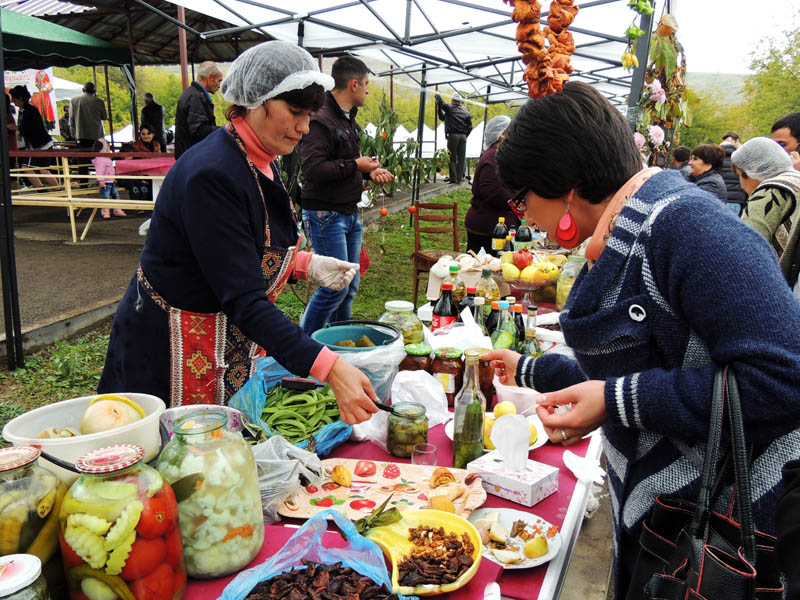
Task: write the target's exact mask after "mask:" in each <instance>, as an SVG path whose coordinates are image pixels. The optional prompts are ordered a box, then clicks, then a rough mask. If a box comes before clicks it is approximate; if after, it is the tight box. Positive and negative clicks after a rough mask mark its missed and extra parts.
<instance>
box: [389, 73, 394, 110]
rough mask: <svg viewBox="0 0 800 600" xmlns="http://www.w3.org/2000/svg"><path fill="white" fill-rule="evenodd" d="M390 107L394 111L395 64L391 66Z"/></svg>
mask: <svg viewBox="0 0 800 600" xmlns="http://www.w3.org/2000/svg"><path fill="white" fill-rule="evenodd" d="M389 108H391V109H392V112H394V66H391V67H389Z"/></svg>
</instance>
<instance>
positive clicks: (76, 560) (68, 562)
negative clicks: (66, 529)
mask: <svg viewBox="0 0 800 600" xmlns="http://www.w3.org/2000/svg"><path fill="white" fill-rule="evenodd" d="M58 541H59V542H61V560H62V561H63V562H64V567H65V568H66V569H67V570H69V569H71V568H72V567H77V566H78V565H80V564H82V563H83V559H82V558H81V557H80V556H78V554H77V553H76V552H75V551H74V550H73V549H72V548H71V547H70V545H69V544H68V543H67V542H66V541H64V534H63V533H61V532H60V531H59V532H58Z"/></svg>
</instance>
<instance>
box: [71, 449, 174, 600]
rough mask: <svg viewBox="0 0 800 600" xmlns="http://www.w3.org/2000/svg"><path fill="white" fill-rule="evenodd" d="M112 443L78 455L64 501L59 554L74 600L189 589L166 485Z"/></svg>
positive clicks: (139, 454) (137, 456) (137, 455)
mask: <svg viewBox="0 0 800 600" xmlns="http://www.w3.org/2000/svg"><path fill="white" fill-rule="evenodd" d="M143 458H144V450H142V448H141V447H139V446H134V445H132V444H117V445H115V446H107V447H105V448H100V449H98V450H93V451H91V452H88V453H87V454H84V455H83V456H81V457H80V458H79V459H78V460H77V462H76V463H75V466H76V467H77V469H78V470H79V471H80V472H81V476H80V477H79V478H78V480H77V481H76V482H75V483H74V484H72V487H71V488H70V490H69V491H68V492H67V495H66V496H64V502H63V503H62V504H61V515H60V519H59V521H60V523H59V525H60V530H61V537H60V541H61V555H62V559H63V562H64V570H65V571H66V574H67V582H68V585H69V594H70V598H72V600H83V599H85V598H112V597H114V596H116V597H117V598H122V599H123V600H131V599H133V598H136V599H137V600H139V599H142V598H164V599H165V600H170V599H172V600H179V599H180V598H181V597H182V596H183V592H184V590H185V588H186V570H185V568H184V562H183V548H182V545H181V531H180V529H179V527H178V506H177V503H176V501H175V494H174V493H173V491H172V488H171V487H170V485H169V483H166V482H165V481H164V478H163V477H162V476H161V475H160V474H159V472H158V471H156V470H155V469H153V468H152V467H149V466H148V465H146V464H145V463H144V462H143V461H142V459H143Z"/></svg>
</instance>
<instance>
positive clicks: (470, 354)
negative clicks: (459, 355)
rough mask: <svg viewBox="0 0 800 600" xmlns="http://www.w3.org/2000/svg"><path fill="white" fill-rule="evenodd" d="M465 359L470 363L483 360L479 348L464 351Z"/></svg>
mask: <svg viewBox="0 0 800 600" xmlns="http://www.w3.org/2000/svg"><path fill="white" fill-rule="evenodd" d="M464 358H466V359H467V361H468V362H470V363H473V362H478V361H479V360H480V358H481V352H480V351H479V350H478V349H477V348H467V349H466V350H464Z"/></svg>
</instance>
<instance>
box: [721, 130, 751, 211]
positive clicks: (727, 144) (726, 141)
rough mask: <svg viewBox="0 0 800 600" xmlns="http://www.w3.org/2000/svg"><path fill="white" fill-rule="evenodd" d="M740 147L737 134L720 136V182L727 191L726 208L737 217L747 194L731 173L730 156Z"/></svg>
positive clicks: (737, 178)
mask: <svg viewBox="0 0 800 600" xmlns="http://www.w3.org/2000/svg"><path fill="white" fill-rule="evenodd" d="M741 145H742V141H741V140H740V139H739V134H738V133H736V132H735V131H729V132H728V133H726V134H725V135H723V136H722V143H721V144H720V146H722V147H723V148H724V149H725V160H724V161H723V162H722V172H721V173H720V175H722V180H723V181H724V182H725V187H726V188H727V190H728V200H727V203H728V208H730V209H731V210H732V211H733V212H735V213H736V215H737V216H741V215H742V211H743V210H744V205H745V204H747V193H745V191H744V190H743V189H742V186H741V185H740V184H739V175H737V174H736V173H734V172H733V165H732V164H731V154H733V153H734V152H735V151H736V149H737V148H738V147H739V146H741Z"/></svg>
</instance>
